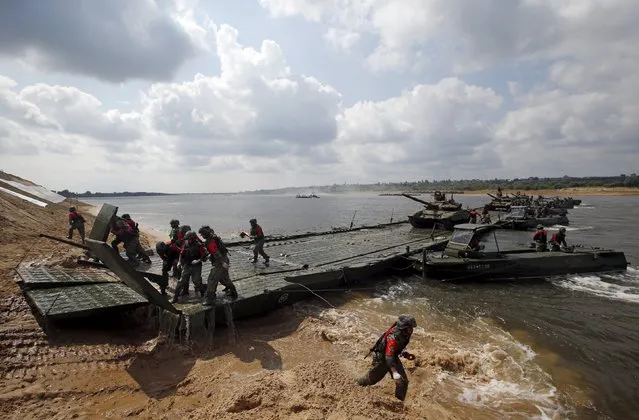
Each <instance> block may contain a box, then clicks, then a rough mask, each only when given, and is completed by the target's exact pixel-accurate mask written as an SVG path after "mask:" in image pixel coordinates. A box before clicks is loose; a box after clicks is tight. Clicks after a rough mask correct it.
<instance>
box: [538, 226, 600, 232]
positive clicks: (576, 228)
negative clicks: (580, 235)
mask: <svg viewBox="0 0 639 420" xmlns="http://www.w3.org/2000/svg"><path fill="white" fill-rule="evenodd" d="M559 228H565V229H566V230H567V231H568V232H575V231H578V230H591V229H594V227H593V226H580V227H576V226H564V225H553V226H551V227H549V228H548V229H547V230H549V231H550V230H559Z"/></svg>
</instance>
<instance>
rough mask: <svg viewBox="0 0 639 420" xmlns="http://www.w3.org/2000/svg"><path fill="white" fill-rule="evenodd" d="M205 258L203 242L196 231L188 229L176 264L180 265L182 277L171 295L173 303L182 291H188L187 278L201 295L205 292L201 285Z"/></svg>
mask: <svg viewBox="0 0 639 420" xmlns="http://www.w3.org/2000/svg"><path fill="white" fill-rule="evenodd" d="M205 259H206V249H205V248H204V244H203V243H202V241H200V238H198V237H197V233H195V232H193V231H189V232H187V233H186V235H184V244H183V245H182V251H181V252H180V262H179V263H178V266H181V267H182V277H181V278H180V281H179V283H178V285H177V286H176V288H175V295H173V303H177V301H178V298H179V297H180V295H181V294H182V292H183V291H186V292H187V293H188V287H189V280H193V284H195V290H196V291H199V292H200V294H201V295H202V297H204V293H205V292H206V289H205V287H204V286H203V285H202V262H203V261H204V260H205Z"/></svg>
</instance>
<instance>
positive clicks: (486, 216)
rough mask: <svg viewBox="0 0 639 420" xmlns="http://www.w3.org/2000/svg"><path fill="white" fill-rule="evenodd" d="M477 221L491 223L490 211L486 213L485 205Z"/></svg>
mask: <svg viewBox="0 0 639 420" xmlns="http://www.w3.org/2000/svg"><path fill="white" fill-rule="evenodd" d="M479 221H480V222H481V223H484V224H488V225H489V224H490V223H491V221H490V213H488V208H487V207H484V209H483V210H482V211H481V217H480V219H479Z"/></svg>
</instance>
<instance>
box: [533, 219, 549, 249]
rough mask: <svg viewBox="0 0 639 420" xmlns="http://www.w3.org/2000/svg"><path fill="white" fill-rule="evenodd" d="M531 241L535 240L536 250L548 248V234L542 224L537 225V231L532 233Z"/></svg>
mask: <svg viewBox="0 0 639 420" xmlns="http://www.w3.org/2000/svg"><path fill="white" fill-rule="evenodd" d="M533 241H535V249H536V250H537V251H540V252H541V251H545V250H546V249H548V247H547V243H548V235H547V233H546V231H545V230H544V226H543V225H537V232H535V234H534V235H533Z"/></svg>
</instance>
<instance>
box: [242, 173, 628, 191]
mask: <svg viewBox="0 0 639 420" xmlns="http://www.w3.org/2000/svg"><path fill="white" fill-rule="evenodd" d="M497 187H501V188H503V189H509V190H520V191H528V190H547V189H551V190H552V189H557V190H558V189H562V188H577V187H626V188H639V177H638V176H637V174H635V173H633V174H630V175H625V174H621V175H619V176H591V177H571V176H563V177H559V178H539V177H530V178H515V179H497V178H495V179H464V180H450V179H447V180H441V181H428V180H422V181H415V182H378V183H376V184H333V185H325V186H310V187H299V188H298V187H295V188H280V189H275V190H258V191H250V192H246V193H248V194H297V193H304V192H309V191H312V192H315V193H318V194H319V193H329V194H337V193H345V192H380V193H381V192H387V191H404V192H420V191H434V190H440V191H477V190H496V189H497Z"/></svg>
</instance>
